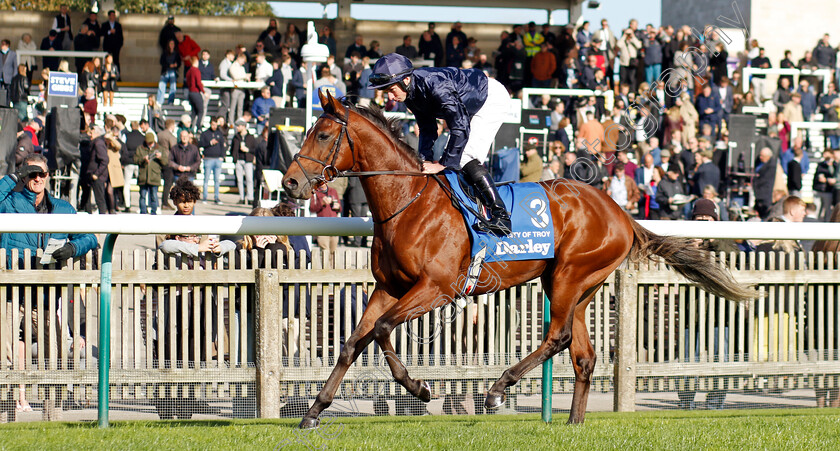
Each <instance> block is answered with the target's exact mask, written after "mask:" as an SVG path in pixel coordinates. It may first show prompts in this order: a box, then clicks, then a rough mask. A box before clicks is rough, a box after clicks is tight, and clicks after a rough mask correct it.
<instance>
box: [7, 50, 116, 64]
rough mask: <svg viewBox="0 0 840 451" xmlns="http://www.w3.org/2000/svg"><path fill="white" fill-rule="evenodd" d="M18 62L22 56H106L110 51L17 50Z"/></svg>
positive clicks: (18, 62)
mask: <svg viewBox="0 0 840 451" xmlns="http://www.w3.org/2000/svg"><path fill="white" fill-rule="evenodd" d="M15 54H16V55H17V64H20V57H21V56H52V57H55V58H67V57H71V58H72V57H79V58H96V57H100V58H103V59H104V58H105V55H107V54H108V52H81V51H76V50H15Z"/></svg>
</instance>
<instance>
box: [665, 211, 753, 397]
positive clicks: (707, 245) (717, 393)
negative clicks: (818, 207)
mask: <svg viewBox="0 0 840 451" xmlns="http://www.w3.org/2000/svg"><path fill="white" fill-rule="evenodd" d="M719 218H720V216H719V214H718V210H717V205H715V203H714V202H713V201H711V200H709V199H697V201H696V202H694V209H693V210H692V212H691V219H692V220H693V221H719V220H720V219H719ZM694 244H695V245H696V246H698V247H700V248H703V249H707V250H709V251H710V252H714V253H715V254H719V253H720V252H724V253H726V255H729V253H730V252H736V251H738V246H737V245H736V244H735V242H734V241H732V240H726V239H724V240H719V239H715V240H694ZM697 305H698V308H699V306H700V303H698V304H697ZM723 308H726V307H723ZM699 313H700V312H697V313H695V315H694V317H695V318H699V317H700V314H699ZM721 317H722V318H724V319H723V324H721V323H720V322H717V321H716V324H715V327H714V332H713V334H714V335H713V336H714V337H718V327H720V326H722V327H723V329H724V330H723V343H722V345H723V346H721V343H720V342H719V340H717V339H715V340H712V342H710V343H709V346H708V350H709V352H710V353H713V354H711V355H710V358H714V359H715V360H716V361H721V362H722V361H725V360H726V359H727V357H728V354H729V325H728V324H727V320H726V315H722V316H721ZM694 327H695V328H696V327H699V325H698V324H697V323H695V324H694ZM684 333H685V337H686V340H685V343H686V344H685V348H684V349H681V352H684V355H683V358H684V360H683V361H686V362H688V361H692V360H694V361H697V359H699V357H700V356H699V352H700V345H699V339H700V338H699V337H700V334H699V333H697V334H695V336H694V341H695V343H694V345H693V346H692V345H691V338H690V335H689V334H690V332H689V324H688V323H686V324H685V330H684ZM692 351H693V352H692ZM692 354H693V355H692ZM686 382H688V381H686ZM686 385H688V384H686ZM695 394H696V391H694V390H681V391H679V392H677V396H678V397H679V399H680V408H681V409H694V408H695V404H694V395H695ZM725 399H726V391H725V390H720V389H713V390H710V391H709V392H708V393H707V394H706V407H707V408H708V409H711V410H720V409H721V408H723V401H724V400H725Z"/></svg>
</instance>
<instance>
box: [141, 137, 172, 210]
mask: <svg viewBox="0 0 840 451" xmlns="http://www.w3.org/2000/svg"><path fill="white" fill-rule="evenodd" d="M134 163H135V164H137V166H138V168H139V169H138V174H137V184H138V185H139V186H140V214H146V212H147V211H148V212H149V213H151V214H153V215H154V214H157V205H158V202H157V190H158V187H159V186H160V173H161V168H164V167H166V166H167V165H169V149H165V148H163V147H161V146H159V145H158V143H157V141H156V139H155V134H154V133H151V132H149V133H146V139H145V142H144V143H143V144H141V145H140V147H138V148H137V151H136V152H135V153H134ZM147 202H148V207H149V210H146V206H147Z"/></svg>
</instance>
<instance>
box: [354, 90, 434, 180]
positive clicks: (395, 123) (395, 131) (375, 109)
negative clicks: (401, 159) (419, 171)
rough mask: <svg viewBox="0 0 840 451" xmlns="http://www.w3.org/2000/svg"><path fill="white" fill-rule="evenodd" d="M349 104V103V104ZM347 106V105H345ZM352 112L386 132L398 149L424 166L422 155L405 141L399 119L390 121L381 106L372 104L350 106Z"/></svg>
mask: <svg viewBox="0 0 840 451" xmlns="http://www.w3.org/2000/svg"><path fill="white" fill-rule="evenodd" d="M348 103H349V102H348ZM345 106H347V104H346V103H345ZM348 108H350V109H351V110H352V111H355V112H356V113H358V114H360V115H361V116H362V117H364V118H365V119H367V120H369V121H371V122H372V123H373V125H375V126H377V127H378V128H379V129H380V130H382V131H383V132H385V134H387V135H388V136H389V137H390V138H391V140H392V141H393V142H394V144H396V146H397V148H398V149H400V150H402V151H403V153H404V154H406V156H408V157H411V159H412V160H413V161H415V162H417V164H419V165H420V167H422V166H423V159H422V158H420V154H418V153H417V151H416V150H414V149H412V148H411V146H409V145H408V143H406V142H405V141H404V140H403V137H402V124H400V120H399V119H397V118H392V119H388V118H386V117H385V113H384V112H383V111H382V108H380V107H379V105H376V104H371V105H370V106H357V105H350V106H349V107H348Z"/></svg>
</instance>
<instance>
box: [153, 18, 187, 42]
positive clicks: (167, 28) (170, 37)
mask: <svg viewBox="0 0 840 451" xmlns="http://www.w3.org/2000/svg"><path fill="white" fill-rule="evenodd" d="M178 31H181V29H180V28H179V27H178V26H177V25H175V16H169V17H167V18H166V23H165V24H164V25H163V28H162V29H161V30H160V36H159V37H158V44H159V45H160V49H161V50H164V49H166V46H167V45H169V41H175V42H178V41H177V40H176V39H175V33H176V32H178Z"/></svg>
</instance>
